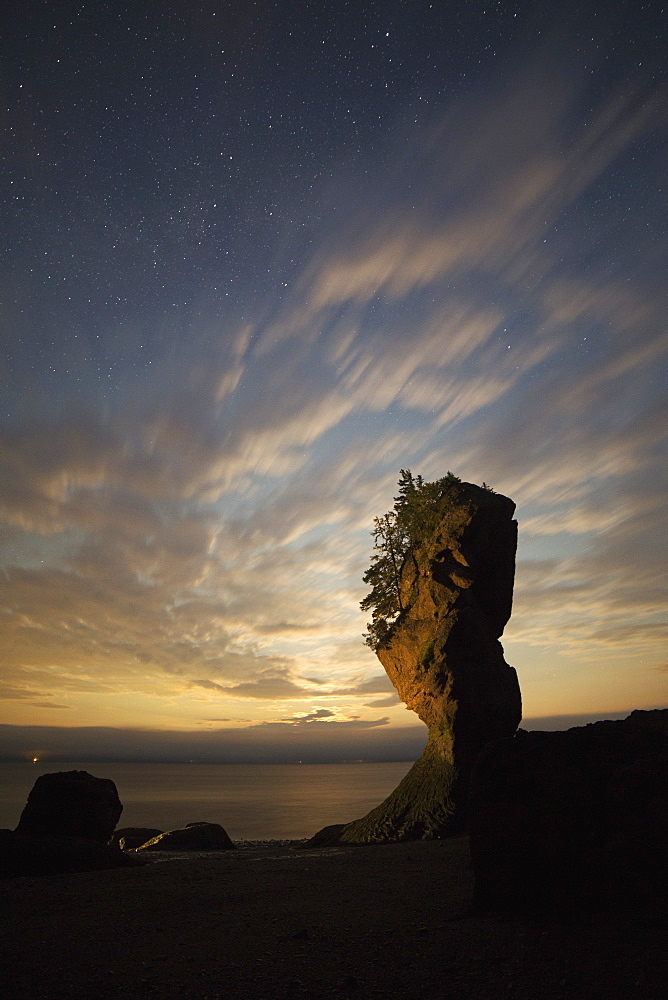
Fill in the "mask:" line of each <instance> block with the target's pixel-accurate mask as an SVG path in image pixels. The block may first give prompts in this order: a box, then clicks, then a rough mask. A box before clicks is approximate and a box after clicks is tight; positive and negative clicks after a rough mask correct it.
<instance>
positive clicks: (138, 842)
mask: <svg viewBox="0 0 668 1000" xmlns="http://www.w3.org/2000/svg"><path fill="white" fill-rule="evenodd" d="M162 832H163V831H162V830H157V829H155V828H154V827H151V826H125V827H121V829H120V830H114V832H113V834H112V835H111V839H110V841H109V843H110V844H112V845H113V846H114V847H120V849H121V850H122V851H134V850H135V849H136V848H137V847H141V846H142V844H145V843H146V841H147V840H151V839H152V838H153V837H159V836H160V834H161V833H162Z"/></svg>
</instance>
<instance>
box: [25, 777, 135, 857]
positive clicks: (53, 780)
mask: <svg viewBox="0 0 668 1000" xmlns="http://www.w3.org/2000/svg"><path fill="white" fill-rule="evenodd" d="M122 811H123V806H122V805H121V801H120V799H119V797H118V792H117V791H116V785H115V784H114V783H113V781H111V780H110V779H109V778H95V777H93V775H92V774H88V772H87V771H59V772H57V773H56V774H43V775H41V776H40V777H39V778H38V779H37V781H36V782H35V784H34V786H33V789H32V791H31V792H30V795H29V796H28V802H27V803H26V807H25V809H24V810H23V812H22V813H21V818H20V820H19V825H18V826H17V828H16V832H17V833H19V834H22V835H26V836H28V835H30V836H38V837H40V836H59V837H82V838H83V839H85V840H96V841H98V842H99V843H101V844H106V843H108V841H109V838H110V837H111V835H112V833H113V831H114V828H115V826H116V824H117V823H118V820H119V817H120V815H121V813H122Z"/></svg>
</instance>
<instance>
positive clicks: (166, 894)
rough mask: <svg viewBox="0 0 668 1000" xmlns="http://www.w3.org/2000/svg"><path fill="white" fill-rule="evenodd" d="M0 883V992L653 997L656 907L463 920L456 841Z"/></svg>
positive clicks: (209, 997) (658, 992)
mask: <svg viewBox="0 0 668 1000" xmlns="http://www.w3.org/2000/svg"><path fill="white" fill-rule="evenodd" d="M150 860H151V863H150V864H148V865H146V866H145V867H142V868H133V869H125V868H123V869H115V870H112V871H102V872H87V873H81V874H76V875H57V876H50V877H43V878H34V877H30V878H27V877H23V878H16V879H7V880H5V881H3V882H2V883H0V895H1V900H0V902H1V904H2V916H1V918H0V920H1V928H0V948H1V951H2V959H1V962H2V968H1V969H0V983H1V984H2V987H1V988H2V996H3V998H4V1000H55V998H77V997H87V998H92V1000H97V998H100V1000H111V998H133V1000H134V998H142V1000H147V998H149V1000H150V998H165V1000H176V998H179V1000H189V998H197V1000H223V998H224V1000H236V998H241V997H244V998H246V1000H255V998H257V1000H270V998H271V1000H281V998H305V997H309V998H311V997H312V998H318V1000H321V998H330V997H331V998H347V997H350V998H357V997H360V998H361V997H380V998H386V1000H396V998H406V1000H408V998H450V997H452V998H455V997H456V998H457V1000H469V998H470V1000H476V998H485V1000H498V998H499V997H501V998H505V997H508V998H512V1000H525V998H526V1000H534V998H541V997H546V998H547V997H549V998H564V1000H621V998H625V1000H626V998H636V997H637V998H639V1000H640V998H643V1000H655V998H656V1000H658V998H659V996H661V997H663V996H664V993H665V983H666V972H667V971H668V970H667V969H666V964H665V953H666V924H665V922H664V923H660V922H659V921H658V919H657V917H656V914H651V913H649V912H647V913H643V912H637V911H636V912H634V913H628V914H626V913H619V912H615V913H591V912H588V913H582V914H578V915H576V916H571V917H570V918H569V919H568V920H562V921H557V920H549V919H542V920H538V919H534V920H518V919H492V918H484V917H479V916H472V915H471V913H470V906H471V893H472V876H471V871H470V864H469V857H468V843H467V840H466V838H464V837H462V838H454V839H451V840H445V841H419V842H412V843H406V844H388V845H378V846H376V845H372V846H337V847H333V848H327V849H320V850H317V849H313V848H306V849H304V847H303V844H300V843H297V842H271V843H265V842H262V843H259V842H249V843H246V844H242V845H240V846H239V849H238V850H236V851H227V852H222V853H217V854H213V853H208V854H197V855H192V854H185V853H169V854H152V855H151V857H150Z"/></svg>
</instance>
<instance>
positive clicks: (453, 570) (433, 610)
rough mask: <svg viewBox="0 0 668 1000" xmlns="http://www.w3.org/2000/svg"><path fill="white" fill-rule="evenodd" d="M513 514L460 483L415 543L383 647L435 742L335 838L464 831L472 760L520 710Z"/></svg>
mask: <svg viewBox="0 0 668 1000" xmlns="http://www.w3.org/2000/svg"><path fill="white" fill-rule="evenodd" d="M514 511H515V504H514V503H513V502H512V500H509V499H508V498H507V497H504V496H501V495H499V494H496V493H493V492H492V491H491V490H488V489H483V488H481V487H479V486H474V485H472V484H470V483H457V484H455V485H452V486H450V487H449V488H448V490H447V491H446V493H445V495H444V496H443V498H442V500H441V501H440V502H439V512H438V518H437V520H436V526H435V528H433V529H432V530H431V531H430V532H429V533H428V534H427V535H426V537H424V538H422V539H421V540H420V542H419V544H417V545H416V546H414V547H413V548H412V549H411V550H409V552H408V555H407V556H406V558H405V560H404V563H403V566H402V569H401V575H400V589H401V604H402V607H403V611H402V613H401V615H400V617H399V619H398V620H397V622H396V624H395V625H394V627H393V629H392V631H391V634H390V636H389V638H388V640H387V641H386V642H385V643H384V644H383V645H381V646H380V647H379V648H378V649H377V650H376V652H377V655H378V658H379V660H380V662H381V663H382V664H383V666H384V667H385V670H386V671H387V673H388V676H389V677H390V680H391V681H392V683H393V684H394V686H395V687H396V689H397V691H398V692H399V695H400V697H401V698H402V699H403V701H405V703H406V705H407V707H408V708H410V709H412V710H413V711H414V712H416V713H417V715H418V716H419V717H420V718H421V719H422V721H423V722H424V723H425V724H426V726H427V727H428V730H429V735H428V739H427V745H426V747H425V750H424V753H423V754H422V757H421V758H420V759H419V760H418V761H417V763H416V764H415V765H414V766H413V768H412V769H411V770H410V771H409V773H408V774H407V775H406V777H405V778H404V779H403V781H402V782H401V783H400V784H399V786H398V787H397V788H396V789H395V791H394V792H393V793H392V794H391V795H390V797H389V798H388V799H386V800H385V802H383V803H382V804H381V805H380V806H378V807H377V808H376V809H374V810H373V811H372V812H370V813H369V814H368V815H367V816H365V817H364V818H363V819H360V820H356V821H355V822H353V823H349V824H348V825H347V826H344V827H343V828H342V829H341V828H332V832H331V835H330V836H329V837H325V838H324V839H325V840H330V841H331V840H332V839H336V840H341V841H348V842H353V843H354V842H376V841H378V842H381V841H395V840H411V839H429V838H438V837H443V836H446V835H448V834H450V833H452V832H455V831H456V830H457V829H460V828H461V826H462V824H463V821H464V813H465V805H466V798H467V794H468V783H469V777H470V773H471V767H472V765H473V762H474V761H475V759H476V757H477V756H478V754H479V753H480V750H481V749H482V747H483V746H484V745H485V744H486V743H487V742H489V740H492V739H498V738H499V737H502V736H510V735H511V734H512V733H514V732H515V730H516V729H517V726H518V725H519V722H520V720H521V717H522V709H521V698H520V690H519V684H518V681H517V675H516V673H515V671H514V669H513V668H512V667H510V666H508V664H507V663H506V662H505V660H504V657H503V648H502V646H501V643H500V642H499V637H500V636H501V635H502V633H503V629H504V626H505V624H506V622H507V621H508V619H509V617H510V613H511V607H512V597H513V582H514V575H515V552H516V548H517V522H516V521H514V520H513V513H514ZM316 836H318V835H316ZM319 836H320V841H319V842H322V841H323V833H322V832H321V834H320V835H319Z"/></svg>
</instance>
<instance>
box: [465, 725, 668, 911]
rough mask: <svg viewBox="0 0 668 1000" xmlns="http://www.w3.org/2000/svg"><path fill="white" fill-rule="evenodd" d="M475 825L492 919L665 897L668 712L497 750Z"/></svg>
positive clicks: (474, 786) (478, 868)
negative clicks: (497, 914) (501, 915)
mask: <svg viewBox="0 0 668 1000" xmlns="http://www.w3.org/2000/svg"><path fill="white" fill-rule="evenodd" d="M469 827H470V842H471V856H472V860H473V869H474V874H475V895H474V904H475V906H476V908H477V909H479V910H481V911H483V912H485V911H488V912H512V911H519V912H521V911H530V910H543V909H548V910H549V909H566V910H568V909H572V908H575V907H578V906H581V905H583V904H584V905H590V904H595V905H605V904H610V903H613V904H614V903H617V904H622V905H627V904H632V903H633V902H640V901H642V902H643V903H644V904H646V903H647V902H652V901H655V902H657V903H660V901H661V900H662V899H663V901H664V902H665V896H666V891H667V889H668V886H667V885H666V876H667V872H666V862H665V850H666V844H667V843H668V710H663V711H653V712H640V711H636V712H633V713H632V714H631V715H630V716H629V717H628V718H627V719H624V720H622V721H620V722H597V723H595V724H593V725H589V726H585V727H581V728H576V729H569V730H568V731H566V732H556V733H546V732H531V733H526V732H522V731H520V732H518V733H517V734H516V735H515V736H513V737H511V738H509V739H503V740H499V741H496V742H494V743H491V744H489V745H488V746H487V747H486V748H485V749H484V751H483V752H482V754H481V755H480V757H479V759H478V761H477V763H476V765H475V768H474V772H473V776H472V780H471V795H470V817H469Z"/></svg>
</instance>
